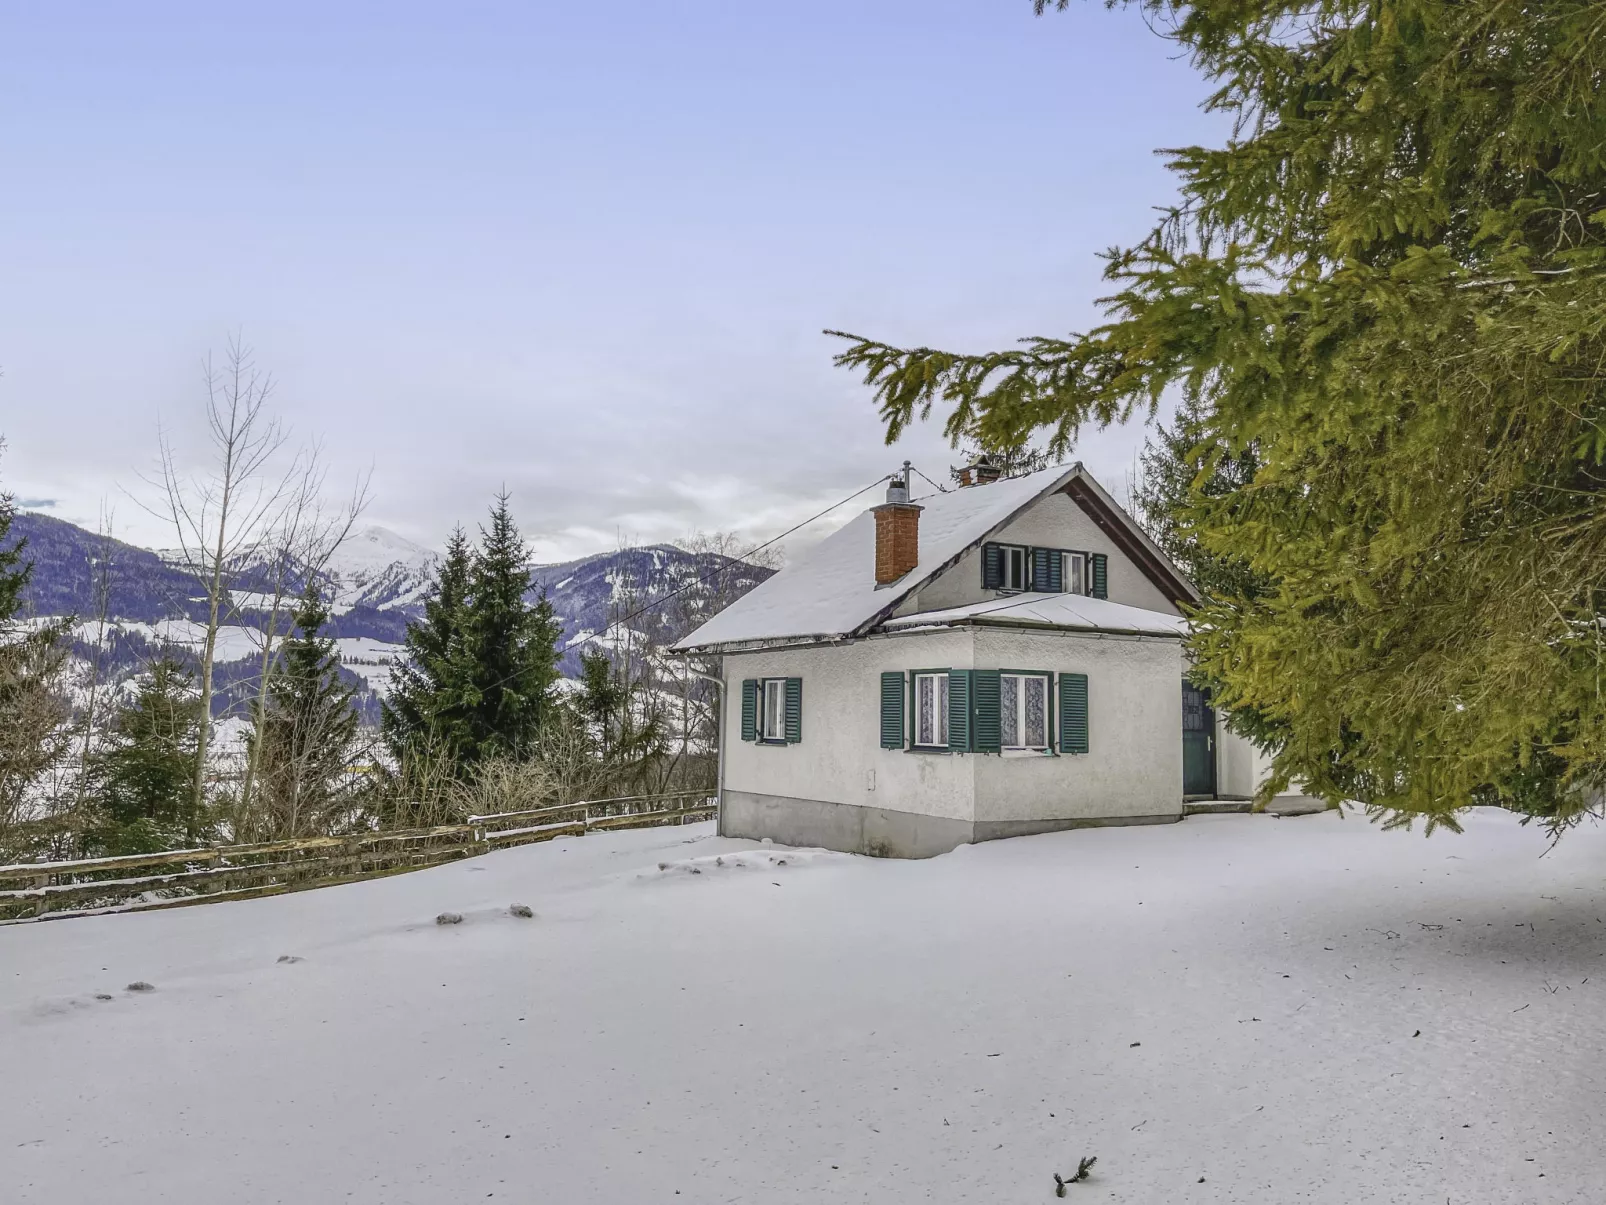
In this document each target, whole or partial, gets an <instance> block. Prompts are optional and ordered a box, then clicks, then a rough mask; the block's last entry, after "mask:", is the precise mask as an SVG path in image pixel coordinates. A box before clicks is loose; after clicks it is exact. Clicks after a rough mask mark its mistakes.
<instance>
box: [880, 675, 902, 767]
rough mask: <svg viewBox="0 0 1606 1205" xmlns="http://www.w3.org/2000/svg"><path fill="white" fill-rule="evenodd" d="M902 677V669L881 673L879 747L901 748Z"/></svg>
mask: <svg viewBox="0 0 1606 1205" xmlns="http://www.w3.org/2000/svg"><path fill="white" fill-rule="evenodd" d="M904 694H905V687H904V677H903V671H902V670H896V669H889V670H887V671H886V672H885V673H884V674H882V675H881V747H882V748H883V749H902V748H903V706H904Z"/></svg>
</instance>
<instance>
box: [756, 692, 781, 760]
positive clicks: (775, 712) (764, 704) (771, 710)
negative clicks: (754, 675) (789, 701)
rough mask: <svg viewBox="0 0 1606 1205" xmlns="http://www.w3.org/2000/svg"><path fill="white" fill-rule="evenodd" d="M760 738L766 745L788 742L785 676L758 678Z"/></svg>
mask: <svg viewBox="0 0 1606 1205" xmlns="http://www.w3.org/2000/svg"><path fill="white" fill-rule="evenodd" d="M772 693H773V694H774V700H773V702H772V700H771V697H770V696H771V694H772ZM758 739H759V740H761V741H763V742H764V743H765V744H766V745H784V744H786V679H785V678H760V679H759V680H758Z"/></svg>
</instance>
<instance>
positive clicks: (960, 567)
mask: <svg viewBox="0 0 1606 1205" xmlns="http://www.w3.org/2000/svg"><path fill="white" fill-rule="evenodd" d="M980 488H985V487H980ZM989 542H991V543H999V544H1027V545H1035V546H1039V547H1044V548H1063V549H1065V550H1067V551H1069V552H1102V553H1104V554H1105V555H1106V556H1108V557H1109V565H1108V575H1107V578H1106V582H1105V586H1106V589H1107V592H1108V595H1109V599H1110V601H1111V602H1118V603H1125V604H1126V605H1127V606H1129V607H1142V608H1143V609H1144V610H1146V611H1158V612H1160V613H1161V614H1163V615H1177V614H1180V612H1179V611H1178V610H1177V608H1176V607H1175V606H1174V605H1172V603H1171V601H1170V600H1169V599H1168V598H1166V596H1165V595H1164V594H1163V593H1161V592H1160V590H1159V588H1158V587H1156V586H1155V584H1154V583H1153V582H1151V581H1150V580H1149V579H1148V578H1146V577H1145V576H1143V572H1142V570H1140V569H1139V568H1138V567H1137V566H1136V565H1134V564H1133V563H1132V562H1131V561H1130V560H1128V559H1127V556H1126V553H1124V552H1122V551H1121V550H1120V549H1119V548H1117V547H1116V546H1115V541H1113V540H1112V539H1110V537H1109V536H1107V535H1105V534H1104V531H1103V530H1102V529H1101V528H1100V527H1099V525H1098V524H1097V523H1095V522H1093V520H1092V519H1090V518H1089V517H1088V514H1087V512H1086V511H1084V510H1083V509H1082V508H1081V507H1080V506H1078V505H1077V504H1076V503H1075V502H1073V501H1071V499H1070V497H1069V496H1068V495H1066V494H1062V493H1061V494H1050V495H1049V496H1048V497H1046V498H1043V499H1040V500H1039V501H1038V502H1036V503H1035V504H1033V505H1032V506H1031V507H1030V508H1029V509H1028V510H1026V511H1025V513H1023V514H1021V515H1019V516H1017V517H1016V518H1015V520H1014V521H1013V522H1011V523H1009V524H1007V525H1005V527H1004V528H1003V529H1002V530H1001V531H999V532H998V534H997V535H995V536H992V537H991V538H990V540H989ZM997 593H998V592H997V591H995V590H983V589H982V585H981V548H980V547H977V548H972V549H971V550H970V551H969V552H967V553H965V554H964V555H963V556H962V557H960V558H959V560H958V562H957V563H956V564H955V565H954V567H953V568H952V569H949V570H948V571H947V572H945V573H940V574H938V575H937V576H936V577H935V578H933V579H932V580H931V581H930V582H928V583H927V584H926V585H925V586H923V587H921V588H920V589H919V590H918V591H916V592H915V593H914V594H912V595H910V596H909V598H907V599H906V600H904V602H903V603H902V604H900V605H899V607H898V610H897V614H898V615H911V614H914V613H915V612H917V611H938V610H942V609H943V608H945V607H962V606H966V605H968V604H970V603H976V602H985V601H986V600H987V599H989V598H993V597H995V596H996V595H997ZM1178 707H1179V708H1180V707H1181V704H1180V703H1179V704H1178Z"/></svg>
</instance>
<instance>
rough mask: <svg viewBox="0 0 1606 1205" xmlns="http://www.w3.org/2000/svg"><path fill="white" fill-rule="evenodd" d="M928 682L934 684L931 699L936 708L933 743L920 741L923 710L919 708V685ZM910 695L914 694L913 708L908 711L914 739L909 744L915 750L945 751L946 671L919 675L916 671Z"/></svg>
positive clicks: (946, 738) (946, 724) (946, 734)
mask: <svg viewBox="0 0 1606 1205" xmlns="http://www.w3.org/2000/svg"><path fill="white" fill-rule="evenodd" d="M928 680H929V681H932V682H934V683H935V686H934V688H933V690H932V699H933V700H934V701H935V703H936V707H937V715H936V717H935V720H936V722H935V723H934V725H933V728H934V730H935V735H936V740H934V741H922V740H921V739H920V733H921V731H922V724H921V720H922V719H923V718H924V716H923V713H922V711H923V709H922V707H921V695H920V684H921V682H923V681H928ZM912 693H913V694H914V700H913V706H912V707H911V709H910V710H911V711H912V712H913V714H914V732H913V736H914V739H913V740H912V741H911V742H910V743H911V744H912V745H913V747H914V748H916V749H947V748H948V673H947V671H946V670H938V671H933V672H931V673H921V672H919V671H916V673H915V674H914V689H913V692H912Z"/></svg>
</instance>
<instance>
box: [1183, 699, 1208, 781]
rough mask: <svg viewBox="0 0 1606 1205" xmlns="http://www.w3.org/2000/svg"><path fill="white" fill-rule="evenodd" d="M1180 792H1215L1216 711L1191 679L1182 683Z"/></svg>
mask: <svg viewBox="0 0 1606 1205" xmlns="http://www.w3.org/2000/svg"><path fill="white" fill-rule="evenodd" d="M1182 793H1183V794H1184V795H1194V796H1203V797H1204V798H1207V799H1208V798H1213V797H1214V796H1215V793H1216V712H1215V709H1214V708H1212V707H1211V706H1210V695H1209V693H1208V692H1206V691H1203V690H1200V689H1199V688H1198V687H1197V686H1194V685H1193V684H1192V683H1191V682H1184V683H1183V684H1182Z"/></svg>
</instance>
